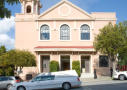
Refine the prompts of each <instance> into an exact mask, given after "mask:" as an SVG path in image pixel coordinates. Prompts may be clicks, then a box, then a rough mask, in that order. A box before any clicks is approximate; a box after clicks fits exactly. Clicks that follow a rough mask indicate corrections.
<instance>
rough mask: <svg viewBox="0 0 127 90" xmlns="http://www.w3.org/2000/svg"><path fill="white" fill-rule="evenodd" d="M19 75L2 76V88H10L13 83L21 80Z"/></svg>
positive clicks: (0, 84)
mask: <svg viewBox="0 0 127 90" xmlns="http://www.w3.org/2000/svg"><path fill="white" fill-rule="evenodd" d="M20 81H21V80H20V78H19V77H18V76H15V77H14V76H0V89H9V88H10V87H11V86H12V85H13V84H15V83H18V82H20Z"/></svg>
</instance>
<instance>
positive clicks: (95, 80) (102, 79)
mask: <svg viewBox="0 0 127 90" xmlns="http://www.w3.org/2000/svg"><path fill="white" fill-rule="evenodd" d="M80 80H81V81H82V82H84V83H88V82H100V81H111V80H112V79H111V77H107V76H103V77H98V78H97V79H94V78H80Z"/></svg>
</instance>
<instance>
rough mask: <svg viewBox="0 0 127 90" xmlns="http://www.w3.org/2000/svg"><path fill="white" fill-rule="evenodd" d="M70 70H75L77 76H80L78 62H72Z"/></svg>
mask: <svg viewBox="0 0 127 90" xmlns="http://www.w3.org/2000/svg"><path fill="white" fill-rule="evenodd" d="M72 69H73V70H75V71H76V72H77V73H78V76H80V74H81V71H80V62H79V61H78V60H76V61H73V62H72Z"/></svg>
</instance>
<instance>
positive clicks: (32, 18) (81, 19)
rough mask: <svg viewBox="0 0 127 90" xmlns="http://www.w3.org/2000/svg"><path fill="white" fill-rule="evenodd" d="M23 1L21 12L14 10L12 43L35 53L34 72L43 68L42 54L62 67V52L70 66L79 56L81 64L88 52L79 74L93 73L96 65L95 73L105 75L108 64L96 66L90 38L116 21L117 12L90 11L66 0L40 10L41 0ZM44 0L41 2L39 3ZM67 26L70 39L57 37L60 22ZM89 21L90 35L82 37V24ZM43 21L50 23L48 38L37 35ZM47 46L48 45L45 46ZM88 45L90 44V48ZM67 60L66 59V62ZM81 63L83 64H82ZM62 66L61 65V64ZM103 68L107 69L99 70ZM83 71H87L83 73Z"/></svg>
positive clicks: (95, 57) (97, 59)
mask: <svg viewBox="0 0 127 90" xmlns="http://www.w3.org/2000/svg"><path fill="white" fill-rule="evenodd" d="M20 2H21V4H22V12H21V13H19V14H16V19H15V22H16V26H15V29H16V31H15V38H16V40H15V47H16V49H21V50H23V49H25V50H29V51H31V52H32V53H33V54H34V55H35V56H36V62H37V67H34V71H35V72H36V73H40V72H43V71H42V68H43V67H42V61H43V60H42V58H43V56H49V61H51V60H56V61H58V62H59V64H60V65H59V66H60V68H62V67H61V58H62V57H61V56H69V59H68V60H69V64H70V69H72V62H73V61H74V60H79V61H80V64H81V63H83V62H81V57H82V56H89V58H86V59H89V64H87V65H88V67H89V68H88V69H89V72H85V67H84V68H81V69H82V73H84V74H82V77H85V75H87V74H89V75H91V77H92V76H93V70H94V68H96V69H98V74H100V75H101V74H106V75H108V74H109V72H108V70H109V67H110V66H111V63H110V62H109V66H108V67H99V55H100V54H98V53H97V52H96V51H95V50H94V48H93V41H94V38H95V37H96V35H97V34H98V33H99V29H101V28H103V27H104V26H105V25H107V24H108V23H109V22H111V23H113V24H115V23H116V14H115V13H114V12H109V13H108V12H92V13H87V12H86V11H84V10H82V9H80V8H79V7H77V6H75V5H74V4H72V3H71V2H69V1H68V0H61V2H59V3H58V4H56V5H55V6H53V7H51V8H50V9H48V10H46V11H45V12H43V13H41V14H39V13H40V11H39V10H40V8H41V4H40V2H39V0H35V1H32V0H20ZM42 4H43V3H42ZM28 5H29V6H31V11H30V13H27V10H26V9H27V6H28ZM64 24H66V25H68V26H69V27H70V39H69V40H60V27H61V25H64ZM84 24H86V25H88V26H89V27H90V39H89V40H81V30H80V28H81V26H82V25H84ZM42 25H48V26H49V33H50V35H49V37H50V39H49V40H41V39H40V33H41V32H40V28H41V26H42ZM48 47H49V48H48ZM89 47H90V48H89ZM66 64H67V62H66ZM81 66H82V65H81ZM63 67H64V66H63ZM24 70H25V74H27V73H30V72H31V71H30V69H28V70H27V68H25V69H24ZM102 70H106V73H104V72H102ZM85 73H86V74H85Z"/></svg>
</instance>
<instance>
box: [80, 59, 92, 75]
mask: <svg viewBox="0 0 127 90" xmlns="http://www.w3.org/2000/svg"><path fill="white" fill-rule="evenodd" d="M81 72H82V73H90V56H81Z"/></svg>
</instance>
